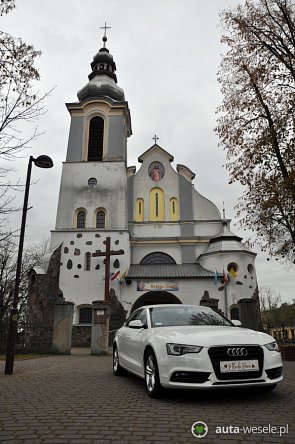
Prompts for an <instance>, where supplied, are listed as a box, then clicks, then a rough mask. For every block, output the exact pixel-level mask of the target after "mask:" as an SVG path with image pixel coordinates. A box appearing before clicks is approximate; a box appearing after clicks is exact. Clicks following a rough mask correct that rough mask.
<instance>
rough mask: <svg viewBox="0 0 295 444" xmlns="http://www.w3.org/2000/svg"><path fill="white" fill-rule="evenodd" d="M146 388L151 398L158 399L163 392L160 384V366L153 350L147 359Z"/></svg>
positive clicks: (149, 352) (148, 353)
mask: <svg viewBox="0 0 295 444" xmlns="http://www.w3.org/2000/svg"><path fill="white" fill-rule="evenodd" d="M145 386H146V390H147V393H148V395H149V396H150V397H151V398H157V397H159V396H160V394H161V392H162V386H161V384H160V378H159V370H158V364H157V360H156V356H155V354H154V352H153V351H152V350H149V351H148V352H147V355H146V358H145Z"/></svg>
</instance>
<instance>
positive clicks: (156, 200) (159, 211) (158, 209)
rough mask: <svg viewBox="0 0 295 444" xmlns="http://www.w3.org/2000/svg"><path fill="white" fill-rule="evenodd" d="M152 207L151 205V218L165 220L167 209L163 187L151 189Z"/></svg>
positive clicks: (152, 219)
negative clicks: (165, 207)
mask: <svg viewBox="0 0 295 444" xmlns="http://www.w3.org/2000/svg"><path fill="white" fill-rule="evenodd" d="M149 204H150V207H149V219H150V221H155V222H157V221H159V222H160V221H164V219H165V209H164V191H163V190H161V188H153V189H152V190H151V191H150V202H149Z"/></svg>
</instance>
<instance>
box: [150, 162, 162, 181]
mask: <svg viewBox="0 0 295 444" xmlns="http://www.w3.org/2000/svg"><path fill="white" fill-rule="evenodd" d="M148 173H149V176H150V178H151V179H152V180H153V181H154V182H158V181H159V180H161V179H163V177H164V174H165V169H164V166H163V165H162V164H161V163H160V162H153V163H151V164H150V166H149V171H148Z"/></svg>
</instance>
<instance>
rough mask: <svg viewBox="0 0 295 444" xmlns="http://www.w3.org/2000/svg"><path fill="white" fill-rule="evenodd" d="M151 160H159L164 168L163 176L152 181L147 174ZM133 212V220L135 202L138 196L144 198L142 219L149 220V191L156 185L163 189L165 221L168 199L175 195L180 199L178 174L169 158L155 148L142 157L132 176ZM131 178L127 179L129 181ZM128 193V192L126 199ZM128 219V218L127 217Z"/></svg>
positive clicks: (168, 215)
mask: <svg viewBox="0 0 295 444" xmlns="http://www.w3.org/2000/svg"><path fill="white" fill-rule="evenodd" d="M152 162H160V163H161V164H162V165H163V166H164V168H165V174H164V177H163V178H162V179H161V180H159V181H158V182H154V181H153V180H152V179H151V178H150V177H149V175H148V168H149V166H150V164H151V163H152ZM133 177H134V179H133V180H132V181H133V214H132V220H133V221H135V216H136V215H135V202H136V199H138V198H143V199H144V220H145V221H149V193H150V190H151V189H152V188H155V187H158V188H161V189H162V190H163V191H164V197H165V218H164V220H165V221H169V220H170V199H171V198H172V197H175V198H176V199H177V200H178V202H179V200H180V193H179V181H178V174H177V173H176V172H175V171H174V170H173V168H172V167H171V164H170V162H169V160H168V159H167V158H166V157H164V156H163V154H161V153H160V152H157V151H156V150H155V151H154V152H153V153H152V155H151V156H148V157H147V158H145V159H144V161H143V164H142V166H141V168H140V169H139V171H138V172H137V173H136V174H135V175H134V176H133ZM130 179H131V178H129V179H128V180H129V181H130ZM129 198H130V195H129V194H128V199H129ZM129 220H130V219H129Z"/></svg>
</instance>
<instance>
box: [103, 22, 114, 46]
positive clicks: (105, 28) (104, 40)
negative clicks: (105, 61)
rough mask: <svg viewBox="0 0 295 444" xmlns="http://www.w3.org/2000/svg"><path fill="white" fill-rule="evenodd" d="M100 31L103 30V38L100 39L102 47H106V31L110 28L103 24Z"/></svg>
mask: <svg viewBox="0 0 295 444" xmlns="http://www.w3.org/2000/svg"><path fill="white" fill-rule="evenodd" d="M100 29H104V36H103V38H102V41H103V47H104V48H105V47H106V41H107V29H111V26H107V23H106V22H105V23H104V26H101V27H100Z"/></svg>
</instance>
